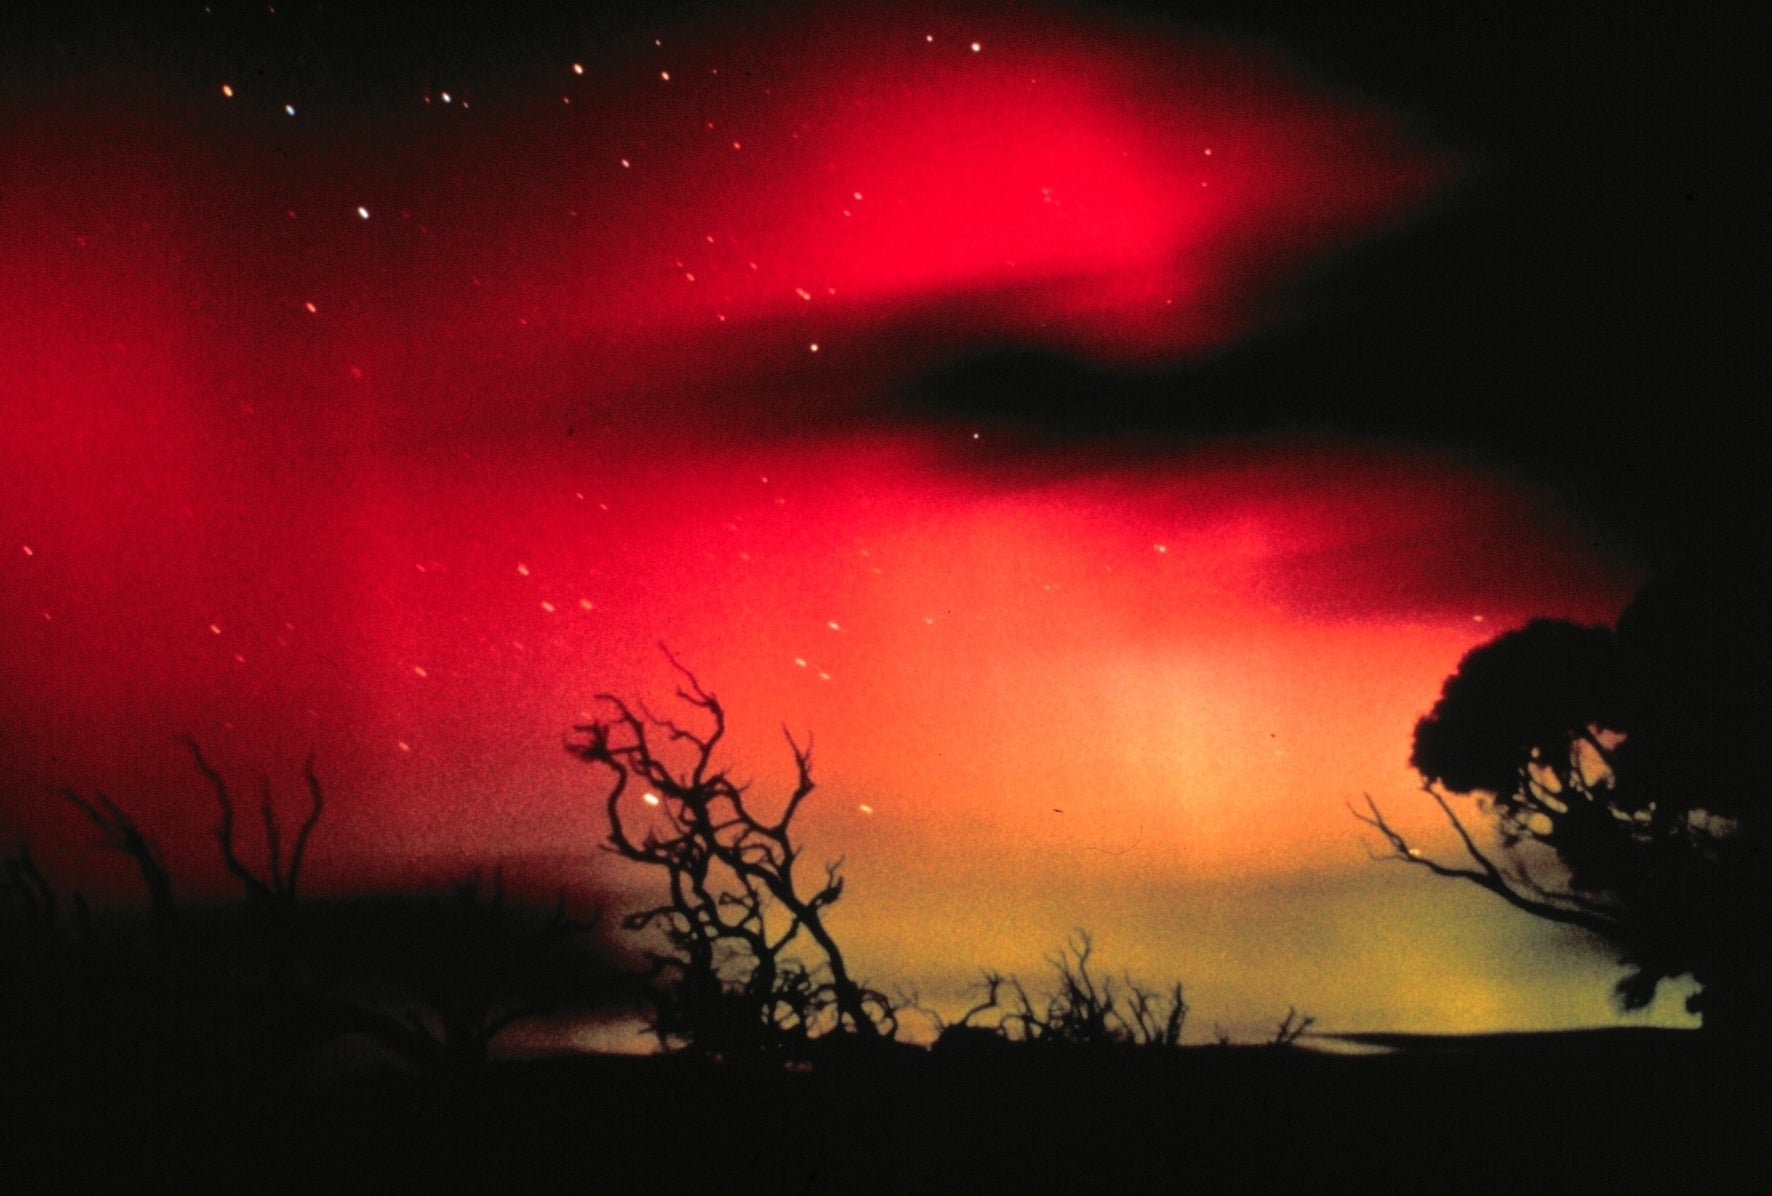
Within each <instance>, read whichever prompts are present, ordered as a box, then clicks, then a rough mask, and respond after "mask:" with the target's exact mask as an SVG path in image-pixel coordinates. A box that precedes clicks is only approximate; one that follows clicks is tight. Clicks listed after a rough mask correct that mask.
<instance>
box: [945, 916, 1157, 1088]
mask: <svg viewBox="0 0 1772 1196" xmlns="http://www.w3.org/2000/svg"><path fill="white" fill-rule="evenodd" d="M1094 952H1095V941H1094V939H1093V938H1091V937H1090V935H1089V933H1088V932H1087V931H1085V930H1081V929H1079V930H1077V931H1076V932H1075V933H1073V934H1072V936H1071V937H1070V939H1068V940H1067V941H1066V942H1065V944H1064V945H1063V946H1062V947H1060V948H1059V951H1058V954H1056V955H1051V956H1048V957H1047V962H1048V963H1049V964H1051V965H1052V970H1053V973H1054V977H1055V985H1054V987H1053V989H1052V990H1051V992H1050V993H1049V994H1048V995H1047V996H1046V998H1045V999H1044V1000H1043V1001H1035V1000H1034V999H1033V998H1032V997H1030V996H1029V995H1028V991H1027V989H1026V987H1025V986H1023V984H1022V982H1021V980H1020V979H1019V978H1018V977H1015V976H1004V975H1002V974H1001V973H997V972H986V973H985V976H984V986H985V994H984V1000H982V1001H980V1002H979V1003H978V1004H976V1005H974V1006H973V1007H972V1008H971V1009H969V1010H967V1011H966V1013H965V1014H963V1015H962V1016H961V1018H960V1020H959V1021H957V1022H954V1023H952V1024H941V1025H940V1033H939V1034H938V1035H937V1037H936V1040H935V1048H936V1050H937V1051H938V1052H940V1053H942V1054H946V1055H949V1056H954V1055H967V1056H973V1057H980V1056H982V1057H986V1058H988V1057H991V1055H992V1054H1000V1052H999V1051H998V1050H997V1046H996V1044H997V1043H1018V1044H1026V1045H1028V1046H1033V1047H1055V1046H1063V1047H1081V1048H1091V1049H1097V1050H1100V1049H1110V1048H1120V1047H1160V1048H1170V1047H1177V1046H1180V1045H1181V1033H1182V1029H1183V1027H1184V1026H1185V1025H1186V1023H1187V1015H1188V1005H1187V1002H1186V1001H1184V1000H1183V999H1182V992H1181V984H1180V983H1179V982H1177V983H1175V984H1172V985H1171V986H1170V987H1169V991H1168V992H1167V993H1159V992H1157V991H1155V990H1152V989H1150V988H1147V987H1146V986H1144V985H1143V984H1140V983H1139V982H1138V981H1135V980H1133V979H1132V977H1131V976H1130V975H1126V976H1123V977H1121V980H1120V981H1119V982H1116V981H1115V980H1114V978H1113V977H1112V976H1096V975H1094V974H1092V973H1091V972H1090V970H1089V961H1090V958H1091V957H1092V956H1093V955H1094ZM992 1011H995V1012H996V1014H997V1020H996V1022H994V1023H990V1022H975V1021H974V1020H973V1019H975V1018H978V1017H981V1016H982V1015H984V1014H987V1013H990V1012H992ZM938 1022H939V1019H938Z"/></svg>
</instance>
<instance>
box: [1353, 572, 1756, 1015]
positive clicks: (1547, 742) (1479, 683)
mask: <svg viewBox="0 0 1772 1196" xmlns="http://www.w3.org/2000/svg"><path fill="white" fill-rule="evenodd" d="M1762 613H1763V612H1762ZM1769 661H1772V654H1769V653H1768V651H1767V640H1766V629H1765V627H1764V625H1763V622H1762V621H1761V620H1760V619H1759V618H1757V617H1751V616H1750V612H1749V611H1748V609H1747V607H1746V605H1745V604H1743V603H1741V602H1740V601H1732V600H1725V599H1722V598H1720V597H1719V592H1718V591H1716V590H1714V589H1706V590H1699V589H1697V588H1696V587H1691V586H1686V587H1679V586H1673V585H1669V584H1665V583H1662V584H1652V585H1650V586H1648V587H1646V588H1645V589H1644V590H1643V591H1642V592H1641V593H1640V594H1639V595H1638V596H1637V598H1636V599H1635V600H1634V601H1633V602H1632V603H1631V605H1630V607H1629V608H1628V609H1627V610H1626V611H1625V612H1624V614H1623V616H1622V617H1621V618H1620V620H1619V623H1618V629H1617V630H1616V631H1610V630H1607V629H1605V628H1597V627H1577V626H1574V625H1571V624H1568V623H1563V622H1556V621H1551V620H1536V621H1534V622H1532V623H1530V624H1528V625H1527V626H1526V627H1525V628H1523V629H1521V630H1518V631H1513V632H1509V633H1508V634H1506V635H1503V636H1501V637H1500V638H1499V639H1496V640H1494V641H1493V642H1491V643H1488V644H1484V645H1482V646H1481V647H1478V648H1476V649H1473V650H1472V651H1471V652H1470V653H1469V654H1468V655H1466V656H1465V658H1464V659H1463V660H1462V661H1461V662H1460V663H1459V667H1458V671H1457V672H1456V673H1455V674H1453V676H1452V677H1450V678H1449V679H1448V680H1447V682H1446V685H1445V689H1444V691H1443V692H1442V694H1441V697H1440V700H1439V701H1438V702H1437V703H1436V704H1435V705H1434V708H1433V710H1432V711H1430V712H1429V714H1428V715H1427V716H1426V717H1425V718H1423V719H1422V720H1421V722H1420V723H1419V724H1418V725H1417V727H1416V730H1415V749H1414V755H1413V757H1412V759H1411V763H1412V764H1413V765H1414V767H1415V768H1416V769H1417V771H1419V772H1420V774H1421V776H1422V780H1423V782H1424V790H1425V792H1426V793H1427V794H1428V795H1429V797H1431V798H1432V799H1433V800H1434V801H1435V802H1436V803H1437V804H1438V805H1439V807H1440V809H1441V810H1442V811H1443V813H1444V814H1445V817H1446V818H1447V819H1448V821H1449V823H1450V825H1451V826H1452V828H1453V830H1454V831H1455V832H1456V834H1457V835H1458V837H1459V839H1460V841H1461V843H1462V846H1463V849H1464V852H1465V855H1466V862H1465V863H1461V864H1449V863H1443V862H1441V861H1439V860H1435V859H1433V858H1431V857H1429V856H1428V855H1426V854H1424V853H1423V852H1421V851H1420V850H1419V849H1417V848H1415V847H1413V846H1411V845H1410V844H1409V843H1408V842H1407V840H1406V839H1405V838H1404V837H1403V836H1402V835H1401V834H1400V833H1399V832H1398V831H1397V830H1396V829H1395V828H1394V827H1392V826H1391V825H1390V824H1389V823H1388V822H1387V821H1386V820H1385V818H1384V815H1383V814H1382V812H1381V811H1379V809H1378V808H1377V806H1376V805H1375V804H1373V803H1372V802H1371V799H1370V798H1368V799H1367V811H1366V813H1364V814H1360V815H1359V816H1360V817H1361V819H1362V821H1365V822H1366V823H1368V824H1369V825H1371V826H1373V827H1374V828H1376V829H1377V830H1378V831H1379V832H1380V833H1381V834H1382V835H1383V836H1384V837H1385V840H1386V842H1387V844H1388V845H1389V848H1390V858H1394V859H1399V860H1403V861H1406V862H1408V863H1411V864H1415V865H1418V866H1421V867H1425V868H1427V869H1429V870H1431V871H1433V872H1434V873H1436V874H1438V875H1441V876H1447V877H1454V878H1458V879H1462V880H1466V881H1470V882H1472V883H1475V884H1477V885H1480V886H1481V887H1483V888H1485V889H1488V890H1489V891H1490V892H1493V893H1495V894H1497V895H1498V896H1500V897H1502V898H1503V899H1505V900H1506V901H1508V902H1509V903H1511V904H1513V905H1514V906H1516V907H1517V908H1519V909H1522V910H1524V911H1526V912H1528V913H1531V914H1534V915H1536V916H1538V917H1542V918H1547V919H1550V920H1553V921H1557V922H1561V923H1565V924H1567V925H1572V926H1576V927H1580V928H1582V929H1584V930H1587V931H1589V932H1591V933H1593V934H1596V935H1599V936H1600V937H1602V938H1604V939H1606V940H1607V941H1609V942H1611V943H1612V944H1614V945H1615V946H1617V947H1618V948H1619V949H1620V951H1621V953H1622V955H1623V958H1624V961H1625V962H1626V963H1628V964H1630V965H1631V967H1632V971H1631V973H1630V974H1629V975H1627V976H1626V977H1625V978H1624V979H1623V980H1622V981H1621V982H1620V983H1619V986H1618V996H1619V999H1620V1001H1621V1003H1622V1004H1623V1005H1624V1006H1625V1007H1626V1008H1641V1007H1643V1006H1645V1005H1647V1004H1648V1003H1649V1002H1650V1000H1651V999H1652V998H1653V996H1654V994H1655V990H1656V987H1657V985H1658V984H1659V982H1660V981H1661V980H1663V979H1665V978H1669V977H1675V976H1682V975H1690V976H1691V977H1693V978H1694V979H1695V980H1697V981H1698V983H1699V985H1700V986H1701V988H1702V991H1701V992H1699V993H1698V994H1697V995H1695V996H1694V997H1693V998H1692V1000H1691V1008H1692V1009H1693V1011H1695V1012H1698V1013H1701V1014H1702V1015H1703V1018H1704V1023H1705V1026H1706V1027H1707V1028H1709V1029H1712V1030H1714V1031H1718V1032H1720V1033H1722V1034H1725V1035H1727V1036H1729V1037H1731V1038H1733V1039H1737V1040H1740V1041H1747V1040H1748V1038H1749V1037H1750V1036H1751V1035H1752V1034H1753V1033H1754V1032H1756V1031H1757V1030H1758V1028H1759V1024H1760V1022H1761V1021H1762V1020H1763V1019H1764V1017H1765V1014H1766V1012H1767V1010H1768V1009H1769V1008H1772V1006H1769V1005H1768V1001H1769V1000H1772V948H1769V946H1768V942H1767V935H1766V932H1765V927H1766V925H1767V924H1768V918H1769V917H1772V875H1769V873H1768V868H1767V864H1768V862H1769V861H1768V859H1767V855H1766V844H1767V832H1768V825H1767V814H1768V811H1769V806H1768V801H1767V792H1766V780H1765V775H1764V770H1763V765H1762V762H1761V761H1760V760H1759V759H1757V756H1758V755H1759V754H1760V753H1759V751H1758V747H1757V744H1758V740H1759V738H1760V736H1762V735H1763V726H1762V722H1763V719H1764V717H1765V712H1766V710H1767V709H1768V691H1767V679H1768V676H1769V675H1772V674H1769V672H1768V662H1769ZM1472 792H1475V793H1478V794H1480V795H1481V798H1482V808H1483V809H1484V810H1486V811H1487V813H1488V814H1489V816H1490V818H1491V819H1492V820H1493V824H1494V829H1495V833H1496V836H1497V841H1498V844H1499V847H1498V848H1494V849H1490V848H1485V847H1483V846H1481V845H1480V844H1479V842H1478V840H1477V837H1476V835H1475V834H1473V833H1472V831H1471V829H1470V828H1469V826H1468V825H1467V824H1466V822H1465V821H1464V820H1463V819H1462V818H1461V817H1460V816H1459V815H1458V814H1457V813H1456V812H1455V810H1454V808H1453V804H1452V801H1451V799H1450V798H1449V796H1448V795H1449V794H1464V793H1472Z"/></svg>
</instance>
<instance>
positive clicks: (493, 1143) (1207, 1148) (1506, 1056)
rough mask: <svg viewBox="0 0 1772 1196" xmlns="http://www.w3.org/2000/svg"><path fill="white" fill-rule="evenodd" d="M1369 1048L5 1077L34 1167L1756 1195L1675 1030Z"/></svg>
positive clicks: (1730, 1114) (639, 1180)
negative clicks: (457, 1071) (446, 1082)
mask: <svg viewBox="0 0 1772 1196" xmlns="http://www.w3.org/2000/svg"><path fill="white" fill-rule="evenodd" d="M1396 1043H1397V1045H1398V1046H1399V1048H1400V1049H1397V1050H1395V1051H1394V1052H1393V1053H1390V1054H1379V1055H1373V1054H1368V1055H1359V1056H1354V1055H1345V1054H1331V1053H1320V1052H1318V1051H1316V1050H1309V1049H1303V1048H1294V1049H1291V1050H1276V1049H1270V1048H1266V1047H1199V1048H1191V1049H1183V1050H1181V1051H1178V1052H1151V1051H1142V1052H1134V1053H1130V1054H1110V1055H1102V1054H1099V1053H1092V1052H1076V1051H1062V1050H1060V1051H1047V1052H1039V1051H1030V1050H1026V1049H1009V1050H1003V1051H986V1052H984V1053H983V1055H982V1056H979V1055H974V1056H972V1057H966V1058H954V1057H952V1056H948V1057H936V1056H931V1055H929V1054H927V1053H925V1052H921V1051H914V1050H910V1049H905V1050H903V1051H895V1052H892V1053H891V1054H890V1055H888V1056H882V1057H879V1058H872V1059H851V1060H844V1061H843V1062H842V1063H841V1064H833V1065H830V1066H828V1067H823V1068H819V1069H816V1070H813V1071H802V1072H788V1071H779V1070H776V1071H759V1070H746V1069H738V1068H720V1067H717V1066H712V1065H707V1064H699V1063H697V1062H695V1061H694V1060H690V1059H687V1058H682V1057H673V1058H664V1057H616V1056H594V1057H582V1058H574V1059H559V1060H548V1061H539V1062H527V1063H509V1064H502V1065H497V1066H495V1067H493V1068H492V1069H491V1071H490V1072H489V1073H488V1074H487V1075H485V1076H484V1077H483V1079H482V1081H481V1082H480V1083H479V1084H478V1085H477V1086H474V1087H473V1088H471V1089H469V1090H463V1091H456V1092H445V1091H441V1090H439V1089H438V1088H437V1087H436V1086H435V1085H433V1084H426V1083H421V1082H420V1081H418V1080H416V1079H414V1078H412V1077H409V1076H405V1075H401V1074H397V1073H393V1072H382V1073H376V1074H367V1075H362V1074H360V1075H353V1076H341V1075H336V1074H334V1075H331V1076H323V1077H322V1076H308V1077H306V1078H304V1079H301V1080H298V1081H288V1080H286V1081H283V1082H281V1083H277V1084H269V1083H259V1084H253V1083H246V1082H242V1081H240V1080H238V1079H236V1080H233V1081H231V1082H222V1081H217V1080H214V1079H206V1078H202V1077H193V1076H189V1075H185V1076H176V1075H173V1074H165V1075H161V1076H159V1077H157V1078H156V1077H155V1076H151V1075H132V1076H122V1075H113V1076H110V1077H86V1078H84V1079H83V1078H81V1077H79V1076H77V1075H74V1074H62V1075H59V1076H51V1077H47V1078H42V1079H38V1080H35V1081H32V1082H30V1083H28V1084H22V1083H20V1082H19V1081H20V1080H21V1078H22V1077H20V1076H19V1075H18V1074H16V1073H15V1074H14V1075H13V1076H11V1077H10V1082H9V1083H8V1084H7V1089H8V1093H7V1102H8V1103H9V1104H12V1105H14V1106H16V1107H15V1109H14V1111H13V1112H12V1113H10V1114H9V1115H8V1116H7V1119H6V1122H5V1124H6V1126H7V1130H8V1133H7V1137H9V1138H10V1139H11V1140H12V1142H13V1146H12V1148H11V1149H9V1150H8V1152H7V1153H8V1154H9V1155H10V1161H9V1164H8V1167H7V1170H8V1171H9V1172H10V1173H11V1174H10V1177H9V1180H8V1181H7V1182H8V1186H9V1187H11V1188H12V1190H15V1191H20V1192H29V1191H49V1190H129V1191H138V1192H139V1191H178V1192H192V1191H229V1192H320V1191H326V1192H334V1191H375V1192H394V1191H415V1192H455V1191H499V1192H533V1191H568V1190H570V1191H581V1192H597V1191H611V1192H628V1191H644V1192H674V1191H771V1192H818V1191H830V1192H927V1191H964V1192H985V1191H1002V1192H1034V1191H1074V1192H1085V1191H1114V1192H1140V1191H1159V1190H1161V1191H1181V1190H1195V1191H1198V1190H1204V1191H1237V1190H1256V1191H1273V1190H1286V1189H1292V1188H1297V1187H1301V1186H1303V1185H1305V1184H1311V1185H1313V1186H1315V1185H1319V1184H1320V1185H1325V1186H1328V1187H1332V1188H1338V1189H1349V1190H1359V1191H1390V1190H1411V1191H1479V1190H1480V1191H1497V1190H1502V1191H1508V1192H1537V1191H1556V1192H1635V1191H1644V1192H1648V1191H1654V1192H1684V1191H1694V1192H1697V1191H1702V1192H1719V1191H1763V1190H1765V1188H1766V1186H1767V1183H1768V1182H1769V1181H1772V1166H1769V1165H1768V1162H1769V1155H1772V1152H1769V1151H1768V1147H1767V1134H1766V1130H1767V1128H1768V1126H1769V1125H1772V1121H1769V1120H1768V1117H1767V1112H1768V1103H1767V1101H1766V1100H1765V1097H1764V1089H1763V1087H1762V1086H1761V1085H1760V1084H1759V1074H1758V1073H1757V1072H1756V1070H1755V1069H1753V1068H1750V1067H1748V1066H1746V1065H1745V1064H1744V1063H1743V1062H1742V1061H1741V1060H1740V1059H1738V1058H1728V1057H1724V1058H1718V1057H1716V1055H1715V1054H1714V1053H1707V1052H1705V1051H1704V1050H1703V1049H1702V1048H1701V1044H1700V1043H1699V1041H1698V1036H1696V1035H1693V1034H1689V1033H1682V1032H1678V1031H1653V1030H1625V1031H1600V1032H1585V1033H1574V1034H1562V1035H1527V1036H1492V1037H1487V1038H1481V1039H1433V1038H1409V1039H1398V1040H1396Z"/></svg>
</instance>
